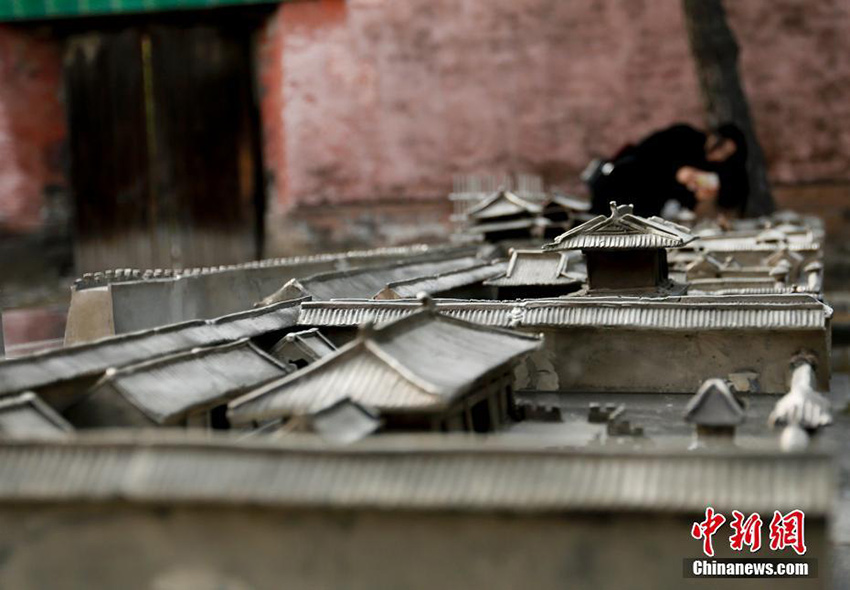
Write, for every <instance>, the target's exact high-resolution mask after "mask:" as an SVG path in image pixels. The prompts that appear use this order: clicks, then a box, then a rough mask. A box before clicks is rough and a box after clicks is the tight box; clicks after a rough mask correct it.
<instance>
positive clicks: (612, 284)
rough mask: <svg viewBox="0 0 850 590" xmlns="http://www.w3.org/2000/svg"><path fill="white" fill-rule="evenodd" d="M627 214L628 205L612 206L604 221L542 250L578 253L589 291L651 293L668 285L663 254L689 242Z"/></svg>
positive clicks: (664, 226) (681, 233) (668, 227)
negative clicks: (585, 261) (634, 290)
mask: <svg viewBox="0 0 850 590" xmlns="http://www.w3.org/2000/svg"><path fill="white" fill-rule="evenodd" d="M632 211H633V208H632V206H631V205H617V204H616V203H615V202H613V201H612V202H611V214H610V215H609V216H608V217H606V216H604V215H599V216H597V217H594V218H593V219H591V220H590V221H587V222H586V223H583V224H581V225H579V226H577V227H574V228H573V229H571V230H570V231H568V232H566V233H564V234H561V235H560V236H558V237H557V238H556V239H555V241H554V242H553V243H551V244H547V245H546V246H545V247H544V249H546V250H581V251H582V252H583V253H584V255H585V258H586V260H587V278H588V285H589V289H590V290H592V291H598V290H624V289H629V290H631V289H637V290H644V289H645V290H656V289H658V288H659V287H661V286H663V285H664V284H666V283H667V282H668V273H667V250H666V249H667V248H678V247H680V246H683V245H685V244H687V243H688V242H690V241H691V240H693V239H694V236H693V235H691V234H690V233H689V232H688V230H687V229H686V228H685V227H682V226H680V225H677V224H675V223H672V222H669V221H667V220H664V219H661V218H659V217H650V218H644V217H640V216H638V215H635V214H634V213H633V212H632Z"/></svg>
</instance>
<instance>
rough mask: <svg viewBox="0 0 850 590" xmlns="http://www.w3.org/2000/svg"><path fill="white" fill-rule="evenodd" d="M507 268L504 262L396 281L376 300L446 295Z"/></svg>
mask: <svg viewBox="0 0 850 590" xmlns="http://www.w3.org/2000/svg"><path fill="white" fill-rule="evenodd" d="M506 266H507V265H506V264H505V263H504V262H496V263H492V264H479V265H477V266H473V267H469V268H463V269H460V270H450V271H448V272H444V273H440V274H437V275H431V276H426V277H416V278H412V279H407V280H403V281H396V282H393V283H389V284H387V286H386V287H385V288H384V289H383V290H382V291H380V292H379V293H378V294H377V295H376V296H375V299H410V298H413V297H416V296H417V295H419V294H420V293H423V292H424V293H429V294H434V293H444V292H446V291H449V290H451V289H457V288H460V287H467V286H470V285H475V284H476V283H481V282H482V281H484V280H486V279H490V278H492V277H494V276H496V275H498V274H499V273H502V272H504V270H505V268H506Z"/></svg>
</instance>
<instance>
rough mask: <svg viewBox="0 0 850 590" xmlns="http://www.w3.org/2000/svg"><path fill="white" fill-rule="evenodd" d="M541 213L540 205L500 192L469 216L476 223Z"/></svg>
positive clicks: (474, 209)
mask: <svg viewBox="0 0 850 590" xmlns="http://www.w3.org/2000/svg"><path fill="white" fill-rule="evenodd" d="M541 211H543V207H542V206H541V205H540V204H539V203H533V202H531V201H527V200H525V199H523V198H522V197H519V196H517V195H515V194H514V193H512V192H510V191H506V190H499V191H496V192H495V193H493V194H492V195H490V196H489V197H487V198H486V199H484V200H483V201H481V202H480V203H479V204H478V205H476V206H475V207H473V208H472V209H470V210H469V211H468V212H467V215H468V216H469V217H470V218H472V219H474V220H476V221H486V220H490V219H495V218H499V217H507V216H510V215H517V214H519V213H529V214H532V215H537V214H538V213H540V212H541Z"/></svg>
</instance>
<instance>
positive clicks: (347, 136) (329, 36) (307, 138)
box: [0, 0, 850, 258]
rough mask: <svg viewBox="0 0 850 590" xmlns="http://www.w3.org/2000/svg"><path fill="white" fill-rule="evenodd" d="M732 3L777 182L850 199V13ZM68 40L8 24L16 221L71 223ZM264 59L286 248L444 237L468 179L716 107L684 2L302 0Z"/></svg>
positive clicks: (10, 185) (574, 163) (2, 72)
mask: <svg viewBox="0 0 850 590" xmlns="http://www.w3.org/2000/svg"><path fill="white" fill-rule="evenodd" d="M727 8H728V10H729V16H730V20H731V23H732V26H733V28H734V29H735V31H736V33H737V34H738V37H739V39H740V41H741V47H742V54H741V59H742V72H743V77H744V85H745V87H746V89H747V91H748V93H749V96H750V100H751V104H752V109H753V113H754V116H755V120H756V124H757V130H758V132H759V135H760V138H761V140H762V143H763V144H764V148H765V152H766V155H767V158H768V161H769V163H770V172H771V175H772V178H773V179H774V180H776V181H781V182H783V183H801V182H805V183H809V182H820V181H823V180H830V181H838V182H840V183H845V184H840V185H839V189H838V191H839V192H840V194H841V196H845V195H846V194H847V186H848V185H847V184H846V183H847V182H850V173H849V172H848V171H850V101H847V100H845V99H844V96H845V95H846V94H847V93H848V91H850V35H848V34H846V33H847V32H849V31H850V5H848V4H847V3H846V2H845V1H844V0H824V1H822V2H817V3H812V2H809V1H807V0H748V1H747V2H731V1H730V2H727ZM60 49H61V43H60V42H59V41H58V40H57V39H56V38H51V36H50V33H49V32H47V31H44V30H41V29H34V28H31V27H27V28H17V27H14V26H10V25H7V26H3V27H2V28H0V233H7V232H32V231H36V230H38V229H39V228H41V227H42V226H43V225H44V224H45V223H47V224H50V223H51V221H50V220H51V219H55V218H61V217H62V215H67V205H66V204H65V202H64V199H65V196H64V191H66V189H67V179H66V178H65V175H64V172H63V169H62V168H63V166H62V150H63V149H66V148H65V147H64V141H63V140H64V137H65V123H64V113H63V109H62V102H61V84H60V79H61V51H60ZM257 60H258V68H257V71H258V78H259V87H260V102H261V110H262V125H263V133H264V141H265V165H266V168H267V171H268V183H267V186H268V193H269V204H270V206H269V216H268V222H269V231H268V238H269V239H268V240H267V243H268V246H269V251H268V254H278V253H284V252H295V251H298V250H301V251H303V250H307V249H314V250H315V249H324V248H328V247H335V248H344V247H347V246H353V245H362V244H366V243H370V242H377V243H392V242H396V243H398V242H402V241H412V240H420V239H431V238H437V237H441V236H444V235H445V225H446V221H447V214H448V210H447V208H445V207H444V206H443V205H442V204H440V203H438V200H439V199H440V198H442V197H443V196H444V195H445V193H446V192H447V190H448V189H449V188H450V186H451V177H452V175H454V174H468V173H491V172H502V171H523V172H533V173H538V174H542V175H544V176H545V177H546V178H547V179H548V180H550V181H552V182H555V183H560V184H563V185H564V186H565V187H566V188H570V185H571V183H574V182H575V178H576V174H577V173H578V171H579V170H580V169H581V168H582V167H583V166H584V165H585V164H586V162H587V161H588V159H589V158H590V157H592V156H593V155H596V154H607V153H610V152H612V151H614V150H616V149H617V148H618V147H619V146H620V145H621V144H623V143H624V142H626V141H631V140H635V139H637V138H639V137H641V136H642V135H643V134H645V133H646V132H648V131H650V130H652V129H654V128H657V127H659V126H662V125H665V124H668V123H670V122H672V121H676V120H684V121H689V122H692V123H696V124H698V123H699V122H700V121H701V117H702V108H701V105H700V99H699V93H698V88H697V83H696V78H695V75H694V73H693V64H692V63H691V59H690V55H689V51H688V44H687V39H686V35H685V30H684V26H683V23H682V15H681V11H680V9H679V2H678V1H675V0H669V1H667V2H649V1H646V0H630V1H628V2H623V1H620V0H588V1H586V2H563V1H562V0H461V1H457V0H406V1H405V2H392V1H389V0H302V1H299V2H289V3H286V4H285V5H282V6H281V7H280V8H279V9H278V10H277V12H276V13H275V14H274V15H273V16H272V17H270V18H269V19H268V21H267V24H266V26H265V27H264V29H263V31H261V35H260V38H259V43H258V56H257ZM808 194H809V193H806V194H801V196H800V197H799V199H797V196H796V193H795V196H794V197H793V199H795V200H801V201H806V202H803V203H796V202H794V203H792V204H793V205H795V206H796V207H795V208H807V203H808V200H810V199H809V198H808V196H807V195H808ZM326 202H331V203H343V202H345V203H347V205H346V207H347V208H346V209H332V210H328V209H323V208H322V207H321V204H322V203H326ZM414 202H415V204H414ZM820 202H823V203H824V204H825V205H830V207H832V208H835V207H841V210H840V211H836V212H835V213H837V214H838V215H837V218H840V215H841V214H844V213H847V214H848V215H850V209H848V208H847V207H845V206H841V205H836V206H835V207H833V206H832V205H831V204H830V203H831V201H830V203H827V202H826V201H819V203H820ZM399 204H402V206H401V207H399ZM63 207H64V209H63ZM842 227H843V226H842ZM30 246H31V245H30ZM30 246H28V247H30ZM6 257H7V258H9V257H14V255H13V254H8V255H7V256H6Z"/></svg>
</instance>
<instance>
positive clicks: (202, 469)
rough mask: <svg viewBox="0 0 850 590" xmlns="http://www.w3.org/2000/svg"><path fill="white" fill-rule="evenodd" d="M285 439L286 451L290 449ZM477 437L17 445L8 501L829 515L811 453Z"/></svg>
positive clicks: (3, 451)
mask: <svg viewBox="0 0 850 590" xmlns="http://www.w3.org/2000/svg"><path fill="white" fill-rule="evenodd" d="M282 443H283V444H282ZM540 446H542V445H541V444H540V442H537V443H536V446H534V447H532V446H531V445H521V444H519V443H518V442H513V443H507V442H505V441H498V440H492V439H489V440H488V441H482V440H480V439H479V440H470V439H469V438H468V437H464V438H459V437H453V436H448V435H446V436H441V437H433V436H432V437H427V436H420V437H394V436H384V437H373V438H367V439H364V440H363V441H360V442H358V443H355V444H353V445H350V446H346V447H338V446H336V447H329V446H328V445H327V444H326V443H320V441H315V440H314V441H308V440H303V439H301V438H300V437H297V436H294V435H293V436H289V437H286V438H285V439H282V441H277V442H274V443H272V442H265V443H264V442H262V441H259V440H257V439H253V440H251V441H243V442H241V443H235V442H233V441H232V439H231V438H229V437H228V438H227V439H221V438H218V437H215V438H212V439H201V438H196V437H191V438H186V439H177V438H174V437H165V438H163V437H160V438H158V439H153V440H152V439H150V438H147V437H142V438H140V439H138V440H123V441H122V440H118V439H115V440H112V439H108V438H107V439H91V438H89V439H77V440H72V441H68V442H65V443H60V442H58V441H57V442H54V443H51V442H45V441H40V442H32V441H10V442H8V443H6V444H4V445H3V446H0V503H6V504H9V503H13V504H16V503H20V502H32V501H39V502H97V501H101V502H133V503H157V504H163V503H165V504H183V503H198V502H203V503H205V504H220V505H246V504H250V505H252V506H264V507H293V508H305V507H312V508H332V509H387V510H411V509H413V510H428V511H442V510H453V511H456V510H467V511H510V512H521V513H540V512H553V513H554V512H562V513H569V512H605V513H609V512H664V513H687V514H689V515H690V514H700V513H702V512H703V511H704V510H705V506H706V505H711V506H713V507H714V508H715V509H717V510H718V511H728V510H732V509H735V510H741V511H744V512H746V513H749V512H752V511H773V510H780V511H786V510H792V509H800V510H803V511H805V513H806V516H807V517H810V518H817V517H822V516H824V515H826V514H828V513H829V511H830V510H831V509H832V502H833V500H834V485H835V475H834V471H833V467H832V463H831V461H830V460H829V458H828V457H826V456H823V455H815V454H809V453H803V454H799V455H780V454H776V453H769V454H768V453H748V452H743V451H740V450H739V451H737V452H735V453H731V454H720V453H716V452H714V453H712V452H705V453H696V454H695V453H646V452H644V453H641V454H631V453H626V452H616V453H614V452H605V451H598V452H597V451H590V450H584V451H578V452H577V451H570V450H559V449H557V448H550V449H542V448H540Z"/></svg>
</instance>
